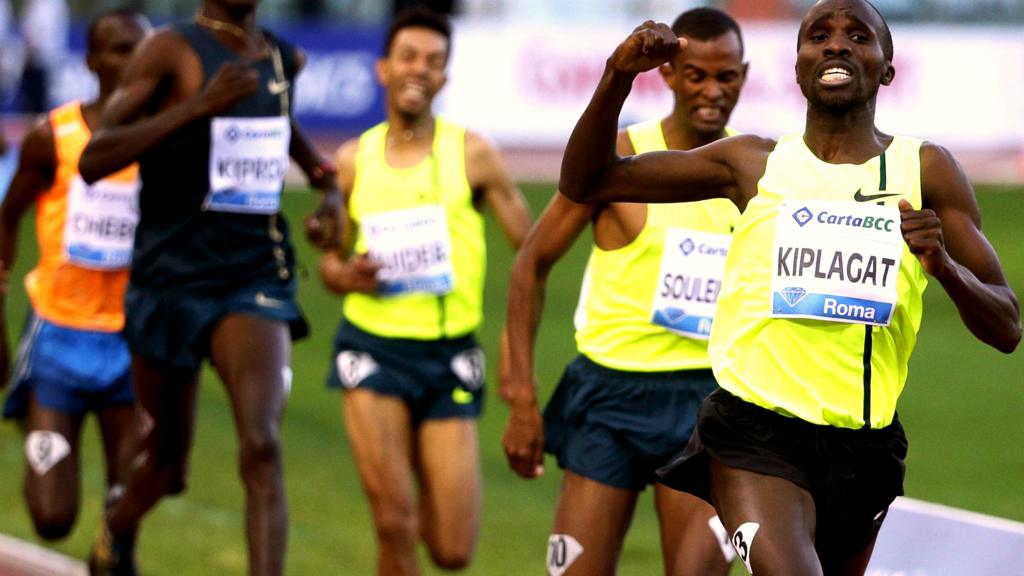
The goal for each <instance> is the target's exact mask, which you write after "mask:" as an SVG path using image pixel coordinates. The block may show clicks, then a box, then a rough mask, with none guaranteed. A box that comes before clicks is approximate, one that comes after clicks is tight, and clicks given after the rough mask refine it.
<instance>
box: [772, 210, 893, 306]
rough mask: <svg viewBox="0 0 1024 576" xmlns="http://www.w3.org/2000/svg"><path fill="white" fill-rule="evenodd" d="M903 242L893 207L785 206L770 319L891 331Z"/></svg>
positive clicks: (776, 247) (777, 240)
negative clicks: (829, 323) (871, 327)
mask: <svg viewBox="0 0 1024 576" xmlns="http://www.w3.org/2000/svg"><path fill="white" fill-rule="evenodd" d="M903 244H904V243H903V235H902V233H901V232H900V214H899V210H898V209H897V208H896V207H895V206H877V205H875V204H855V203H853V202H834V201H833V202H830V201H801V202H783V203H782V205H781V206H780V207H779V213H778V216H777V217H776V227H775V245H774V247H773V252H772V263H773V267H772V294H771V316H772V317H773V318H811V319H816V320H829V321H832V322H847V323H857V324H870V325H874V326H888V325H889V321H890V319H891V318H892V312H893V309H894V308H895V306H896V298H897V293H896V292H897V291H896V282H897V280H898V277H899V270H900V261H901V259H902V258H903Z"/></svg>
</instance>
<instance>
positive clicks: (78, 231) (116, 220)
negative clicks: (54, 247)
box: [64, 175, 139, 270]
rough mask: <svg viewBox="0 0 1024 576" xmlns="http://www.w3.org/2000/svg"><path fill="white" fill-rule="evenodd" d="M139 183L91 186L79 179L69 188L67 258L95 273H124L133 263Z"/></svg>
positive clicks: (103, 181) (103, 183) (101, 181)
mask: <svg viewBox="0 0 1024 576" xmlns="http://www.w3.org/2000/svg"><path fill="white" fill-rule="evenodd" d="M138 199H139V181H138V180H134V181H131V182H118V181H113V180H100V181H99V182H96V183H95V184H93V185H92V186H90V185H88V184H86V183H85V181H84V180H82V178H81V176H78V175H76V176H75V177H74V178H73V179H72V180H71V185H70V186H69V188H68V211H67V220H66V221H65V223H64V257H65V258H66V259H67V260H68V262H71V263H73V264H76V265H78V266H82V267H84V268H92V269H96V270H121V269H124V268H127V267H128V266H129V265H130V264H131V260H132V243H133V242H134V240H135V226H136V225H137V224H138V223H139V204H138Z"/></svg>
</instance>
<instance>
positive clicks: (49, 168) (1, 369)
mask: <svg viewBox="0 0 1024 576" xmlns="http://www.w3.org/2000/svg"><path fill="white" fill-rule="evenodd" d="M56 169H57V152H56V148H55V145H54V140H53V130H52V128H51V127H50V123H49V121H48V120H43V121H41V122H39V123H38V124H37V125H36V126H35V127H34V128H32V130H31V131H29V133H28V134H27V135H26V136H25V139H24V140H23V141H22V143H21V156H20V157H19V160H18V169H17V171H16V172H15V173H14V177H13V179H12V180H11V184H10V186H9V187H8V188H7V195H6V196H4V200H3V204H0V282H2V287H3V289H2V290H0V326H6V325H7V313H6V310H5V308H6V307H5V301H6V286H7V277H8V274H9V273H10V270H11V268H13V267H14V261H15V257H16V256H17V252H18V227H19V224H20V223H21V218H22V216H24V215H25V212H26V211H27V210H28V209H29V207H30V206H32V204H33V203H34V202H35V201H36V199H37V198H38V197H39V196H40V195H41V194H42V193H43V192H45V191H46V190H47V189H48V188H49V187H50V186H52V185H53V177H54V174H55V172H56ZM9 359H10V354H9V347H8V346H7V334H6V332H5V333H4V334H0V388H3V387H4V385H5V384H6V383H7V370H8V367H9V364H10V361H9Z"/></svg>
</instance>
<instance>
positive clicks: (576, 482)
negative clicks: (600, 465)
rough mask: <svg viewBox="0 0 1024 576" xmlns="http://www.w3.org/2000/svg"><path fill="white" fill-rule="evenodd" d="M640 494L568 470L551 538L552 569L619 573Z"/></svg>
mask: <svg viewBox="0 0 1024 576" xmlns="http://www.w3.org/2000/svg"><path fill="white" fill-rule="evenodd" d="M638 494H639V493H638V492H636V491H634V490H626V489H624V488H616V487H614V486H609V485H607V484H602V483H600V482H597V481H595V480H591V479H589V478H585V477H583V476H580V475H578V474H575V473H573V472H570V471H568V470H566V471H565V475H564V477H563V478H562V490H561V492H560V493H559V496H558V507H557V508H556V509H555V525H554V528H553V534H552V535H551V537H550V538H549V540H548V569H549V571H550V570H551V569H552V568H556V569H558V568H562V569H564V570H565V572H564V574H565V575H566V576H591V575H594V576H603V575H612V574H615V573H616V565H617V564H618V561H619V553H620V552H621V550H622V541H623V539H624V538H625V536H626V532H627V531H628V530H629V525H630V523H631V522H632V520H633V511H634V510H635V509H636V500H637V496H638Z"/></svg>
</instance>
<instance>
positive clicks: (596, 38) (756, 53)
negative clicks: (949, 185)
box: [442, 21, 1024, 148]
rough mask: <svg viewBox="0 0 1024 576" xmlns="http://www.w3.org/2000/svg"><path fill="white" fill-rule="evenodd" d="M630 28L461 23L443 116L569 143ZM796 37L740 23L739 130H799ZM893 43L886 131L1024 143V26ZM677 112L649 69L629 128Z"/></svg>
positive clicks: (928, 33) (975, 143) (904, 30)
mask: <svg viewBox="0 0 1024 576" xmlns="http://www.w3.org/2000/svg"><path fill="white" fill-rule="evenodd" d="M631 29H632V25H628V26H616V25H610V24H607V23H605V24H595V25H588V26H576V27H566V26H564V25H555V24H547V23H545V24H537V23H518V22H511V23H478V22H467V21H463V22H461V23H460V26H459V27H458V30H457V32H456V43H455V46H454V53H453V60H452V64H451V73H450V77H451V79H450V81H449V84H448V87H447V88H446V90H445V92H444V93H443V99H442V102H443V109H445V110H446V111H447V112H449V113H450V114H452V115H454V116H455V117H456V118H458V119H460V120H463V121H464V122H466V123H467V124H468V125H469V126H473V127H475V128H478V129H480V130H482V131H484V132H486V133H489V134H491V135H492V136H493V137H494V138H496V139H497V140H498V142H499V143H502V144H513V145H525V146H530V145H533V146H550V145H562V144H563V143H564V142H565V140H566V139H567V138H568V135H569V132H571V131H572V128H573V126H574V125H575V123H576V120H577V118H579V115H580V113H581V112H582V111H583V108H584V107H585V106H586V104H587V102H588V101H589V99H590V95H591V94H592V93H593V91H594V87H595V86H596V85H597V81H598V79H599V78H600V76H601V73H602V72H603V70H604V64H605V59H606V58H607V57H608V55H609V54H610V53H611V51H612V50H613V49H614V48H615V46H616V45H617V44H618V42H619V41H620V40H621V39H622V38H624V37H625V36H626V35H627V34H628V33H629V31H630V30H631ZM796 29H797V24H796V23H795V22H784V23H754V24H746V25H744V28H743V32H744V37H745V43H746V58H747V60H748V61H749V62H750V73H749V77H748V79H747V84H746V86H745V87H744V90H743V95H742V96H741V98H740V103H739V105H738V106H737V108H736V111H735V113H734V114H733V121H732V124H733V126H734V127H736V128H737V129H739V130H741V131H744V132H750V133H756V134H760V135H764V136H772V137H775V136H778V135H780V134H783V133H788V132H794V131H799V130H801V129H802V127H803V123H804V113H805V110H806V101H805V100H804V98H803V96H802V95H801V94H800V89H799V87H798V86H797V85H796V80H795V75H794V66H795V64H796ZM893 35H894V36H895V37H896V59H895V62H894V65H895V67H896V79H895V82H894V83H893V85H892V86H889V87H883V88H882V89H881V91H880V93H879V94H880V96H879V103H878V125H879V127H880V128H881V129H882V130H884V131H887V132H891V133H898V134H908V135H914V136H920V137H923V138H926V139H933V140H935V141H937V142H939V143H951V144H955V145H956V146H957V147H973V148H1015V147H1017V146H1019V145H1020V144H1021V143H1022V142H1024V105H1022V104H1021V103H1022V102H1024V42H1021V37H1022V36H1024V28H982V27H970V28H955V29H950V28H942V27H936V26H922V27H916V26H914V27H912V26H904V27H900V28H897V29H896V30H894V32H893ZM671 107H672V96H671V94H670V92H669V91H668V89H667V88H666V87H665V85H664V83H663V82H662V80H661V78H660V76H659V75H658V73H657V72H654V71H652V72H649V73H647V74H645V75H643V76H642V77H641V78H639V79H638V80H637V81H636V83H635V84H634V87H633V92H632V93H631V95H630V98H629V100H628V101H627V103H626V106H625V108H624V112H623V115H622V122H623V123H624V124H625V123H631V122H634V121H638V120H641V119H647V118H650V117H652V116H661V115H664V114H665V113H666V111H667V110H670V109H671Z"/></svg>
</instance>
